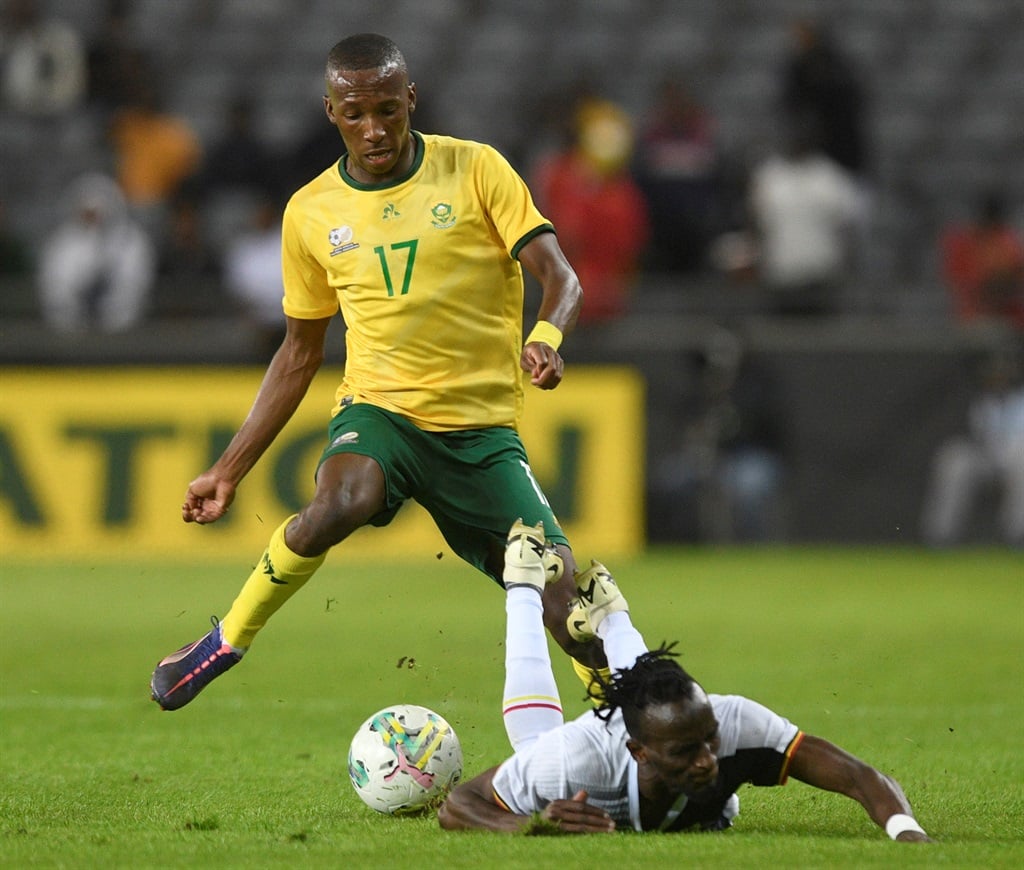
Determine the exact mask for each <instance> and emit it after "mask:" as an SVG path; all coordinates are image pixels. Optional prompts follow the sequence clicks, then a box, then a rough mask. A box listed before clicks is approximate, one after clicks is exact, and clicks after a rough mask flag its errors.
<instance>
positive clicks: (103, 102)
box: [87, 0, 146, 117]
mask: <svg viewBox="0 0 1024 870" xmlns="http://www.w3.org/2000/svg"><path fill="white" fill-rule="evenodd" d="M132 4H133V0H107V2H106V3H105V6H104V13H103V20H102V22H101V24H100V27H99V29H98V31H97V33H96V35H95V36H94V37H93V39H92V40H91V41H90V43H89V47H88V53H87V57H88V70H89V89H88V97H89V103H90V104H91V105H92V106H93V107H95V108H97V109H98V110H99V111H100V113H101V114H102V115H103V116H104V117H106V116H109V115H110V114H111V113H112V112H114V111H115V110H116V109H118V108H120V107H121V106H123V105H125V104H127V103H128V102H129V101H130V100H131V98H132V93H133V87H134V86H133V84H132V83H133V81H134V80H135V78H136V77H138V76H140V75H143V74H144V71H145V69H146V60H145V54H144V52H143V51H142V49H141V47H140V46H139V45H138V44H137V43H136V41H135V36H134V33H133V32H132V27H131V11H132Z"/></svg>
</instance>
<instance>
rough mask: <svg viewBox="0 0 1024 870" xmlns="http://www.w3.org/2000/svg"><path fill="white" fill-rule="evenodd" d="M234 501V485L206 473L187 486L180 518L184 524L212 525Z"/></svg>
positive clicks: (208, 472)
mask: <svg viewBox="0 0 1024 870" xmlns="http://www.w3.org/2000/svg"><path fill="white" fill-rule="evenodd" d="M234 500H235V484H234V483H232V482H231V481H229V480H225V479H224V478H222V477H218V476H217V475H216V474H214V473H213V472H212V471H207V472H206V473H205V474H201V475H199V477H197V478H196V479H195V480H193V481H192V483H190V484H189V485H188V491H187V492H186V493H185V503H184V504H183V505H182V506H181V518H182V519H183V520H184V521H185V522H186V523H199V524H200V525H204V524H206V523H214V522H216V521H217V520H219V519H220V518H221V517H222V516H224V514H226V513H227V512H228V508H229V507H230V506H231V502H233V501H234Z"/></svg>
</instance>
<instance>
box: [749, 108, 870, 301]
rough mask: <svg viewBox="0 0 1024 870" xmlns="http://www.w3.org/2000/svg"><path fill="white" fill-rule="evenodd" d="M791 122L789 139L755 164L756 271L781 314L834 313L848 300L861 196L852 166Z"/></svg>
mask: <svg viewBox="0 0 1024 870" xmlns="http://www.w3.org/2000/svg"><path fill="white" fill-rule="evenodd" d="M813 130H814V126H813V124H811V123H810V122H807V123H797V124H794V125H793V126H792V128H791V130H790V136H789V141H788V143H787V145H786V147H785V148H784V149H783V150H781V151H780V152H779V153H777V154H773V155H770V156H769V157H767V158H766V159H765V160H764V161H763V162H762V163H761V164H759V165H758V166H755V167H754V170H753V172H752V175H751V179H750V201H749V207H750V220H751V224H752V229H753V232H754V235H755V237H756V240H757V250H758V254H757V256H758V273H759V276H760V280H761V283H762V284H763V285H764V287H765V289H766V291H767V292H768V294H769V297H770V305H771V307H772V309H773V311H774V312H775V313H778V314H797V315H817V314H833V313H836V312H838V311H840V310H841V309H842V307H843V298H842V293H843V289H844V288H843V283H844V278H845V273H846V269H847V266H848V265H849V263H850V260H851V258H852V256H853V251H854V250H855V245H856V243H857V241H858V240H859V236H858V235H857V234H856V232H855V230H854V227H855V225H856V223H857V220H858V218H859V217H860V214H861V207H862V198H861V196H860V193H859V192H858V190H857V188H856V185H855V184H854V183H853V181H852V180H851V178H850V175H849V173H847V172H846V170H844V169H843V168H842V167H841V166H839V165H838V164H837V163H836V162H835V161H834V160H832V159H831V158H830V157H828V155H826V154H824V153H822V152H821V151H820V150H819V149H818V148H817V147H815V145H814V142H815V138H814V133H813Z"/></svg>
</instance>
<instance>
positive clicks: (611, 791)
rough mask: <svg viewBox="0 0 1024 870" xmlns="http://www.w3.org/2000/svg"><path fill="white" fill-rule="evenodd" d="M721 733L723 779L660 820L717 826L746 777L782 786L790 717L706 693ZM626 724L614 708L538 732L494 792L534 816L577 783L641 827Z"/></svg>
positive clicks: (793, 736) (621, 819)
mask: <svg viewBox="0 0 1024 870" xmlns="http://www.w3.org/2000/svg"><path fill="white" fill-rule="evenodd" d="M708 697H709V698H710V700H711V706H712V709H713V710H714V712H715V718H716V719H717V720H718V726H719V734H720V737H721V744H720V749H719V752H718V778H717V779H716V781H715V784H714V786H713V787H712V788H711V789H710V790H708V791H707V792H705V793H702V794H701V796H700V798H699V800H698V799H696V798H694V799H691V800H689V801H687V799H686V798H685V797H682V798H681V799H680V801H679V802H677V804H676V806H674V807H673V808H672V810H671V811H670V812H669V814H668V815H667V816H666V817H665V819H664V820H663V821H662V823H661V824H660V825H659V828H660V829H661V830H666V831H667V830H682V829H684V828H688V827H690V826H692V825H695V824H701V825H704V826H714V825H715V823H716V822H717V821H718V819H719V818H720V816H721V815H722V811H723V808H724V807H725V803H726V801H727V800H728V798H729V796H730V795H731V794H733V792H735V791H736V789H737V788H739V786H740V785H742V784H743V783H745V782H749V783H752V784H754V785H781V784H783V783H784V782H785V780H786V771H787V768H788V763H789V758H790V756H791V755H792V753H793V752H794V750H795V749H796V747H797V746H798V745H799V742H800V738H801V737H802V733H801V732H800V730H799V729H798V728H797V727H796V726H795V725H793V724H792V723H791V722H789V721H788V720H786V719H784V718H782V717H781V716H778V715H776V714H775V713H773V712H772V711H771V710H769V709H768V708H766V707H764V706H762V705H761V704H758V703H757V702H756V701H751V700H750V699H749V698H744V697H741V696H739V695H709V696H708ZM626 739H627V734H626V726H625V724H624V723H623V721H622V713H621V711H619V710H616V711H615V713H614V714H613V715H612V717H611V719H610V720H609V721H608V722H605V721H603V720H602V719H599V718H598V717H597V716H596V715H594V712H593V711H588V712H586V713H584V714H583V715H581V716H579V717H578V718H576V719H574V720H572V721H570V722H566V723H565V724H564V725H562V726H560V727H558V728H554V729H552V730H551V731H548V732H546V733H544V734H541V735H540V736H539V737H538V738H537V739H536V740H535V741H533V743H531V744H530V745H529V746H528V747H527V748H525V749H524V750H522V751H521V752H518V753H516V754H515V755H513V756H512V757H511V758H509V759H508V760H507V761H505V762H504V763H503V764H502V765H501V766H500V767H499V768H498V770H497V772H496V773H495V775H494V782H493V787H494V794H495V797H496V798H497V799H498V800H499V801H500V802H501V803H502V804H503V805H504V806H505V807H507V808H508V809H509V810H510V811H511V812H513V813H517V814H520V815H529V814H531V813H534V812H539V811H541V810H543V809H544V808H545V807H546V806H547V805H548V804H549V803H551V801H553V800H559V799H569V798H571V797H572V796H573V795H574V794H575V793H576V792H578V791H579V790H580V789H583V790H585V791H586V792H587V794H588V798H587V802H588V803H591V804H593V805H595V806H597V807H600V808H601V809H603V810H605V811H606V812H607V813H608V814H609V815H610V816H611V817H612V819H614V820H615V824H616V825H617V826H618V827H620V828H622V827H625V826H627V825H628V826H630V827H632V828H634V829H635V830H637V831H640V830H643V828H642V826H641V823H640V793H639V790H638V787H637V766H636V762H635V761H634V760H633V758H632V756H631V755H630V754H629V750H628V749H627V748H626Z"/></svg>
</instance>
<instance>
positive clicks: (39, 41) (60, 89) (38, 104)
mask: <svg viewBox="0 0 1024 870" xmlns="http://www.w3.org/2000/svg"><path fill="white" fill-rule="evenodd" d="M0 70H2V80H0V90H2V95H3V103H4V105H5V107H6V108H8V109H12V110H14V111H16V112H21V113H23V114H26V115H36V116H52V115H56V114H57V113H59V112H64V111H67V110H68V109H72V108H74V107H75V106H76V105H77V104H78V103H79V102H80V101H81V100H82V98H83V97H84V95H85V88H86V57H85V45H84V43H83V40H82V37H81V35H80V34H79V33H78V31H77V30H75V29H74V28H73V27H72V26H71V25H70V24H68V23H66V22H64V21H61V20H60V19H58V18H55V17H51V16H49V15H47V14H45V13H44V11H43V7H42V5H41V4H40V3H39V2H38V0H7V2H6V4H5V6H4V21H3V26H2V27H0Z"/></svg>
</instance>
